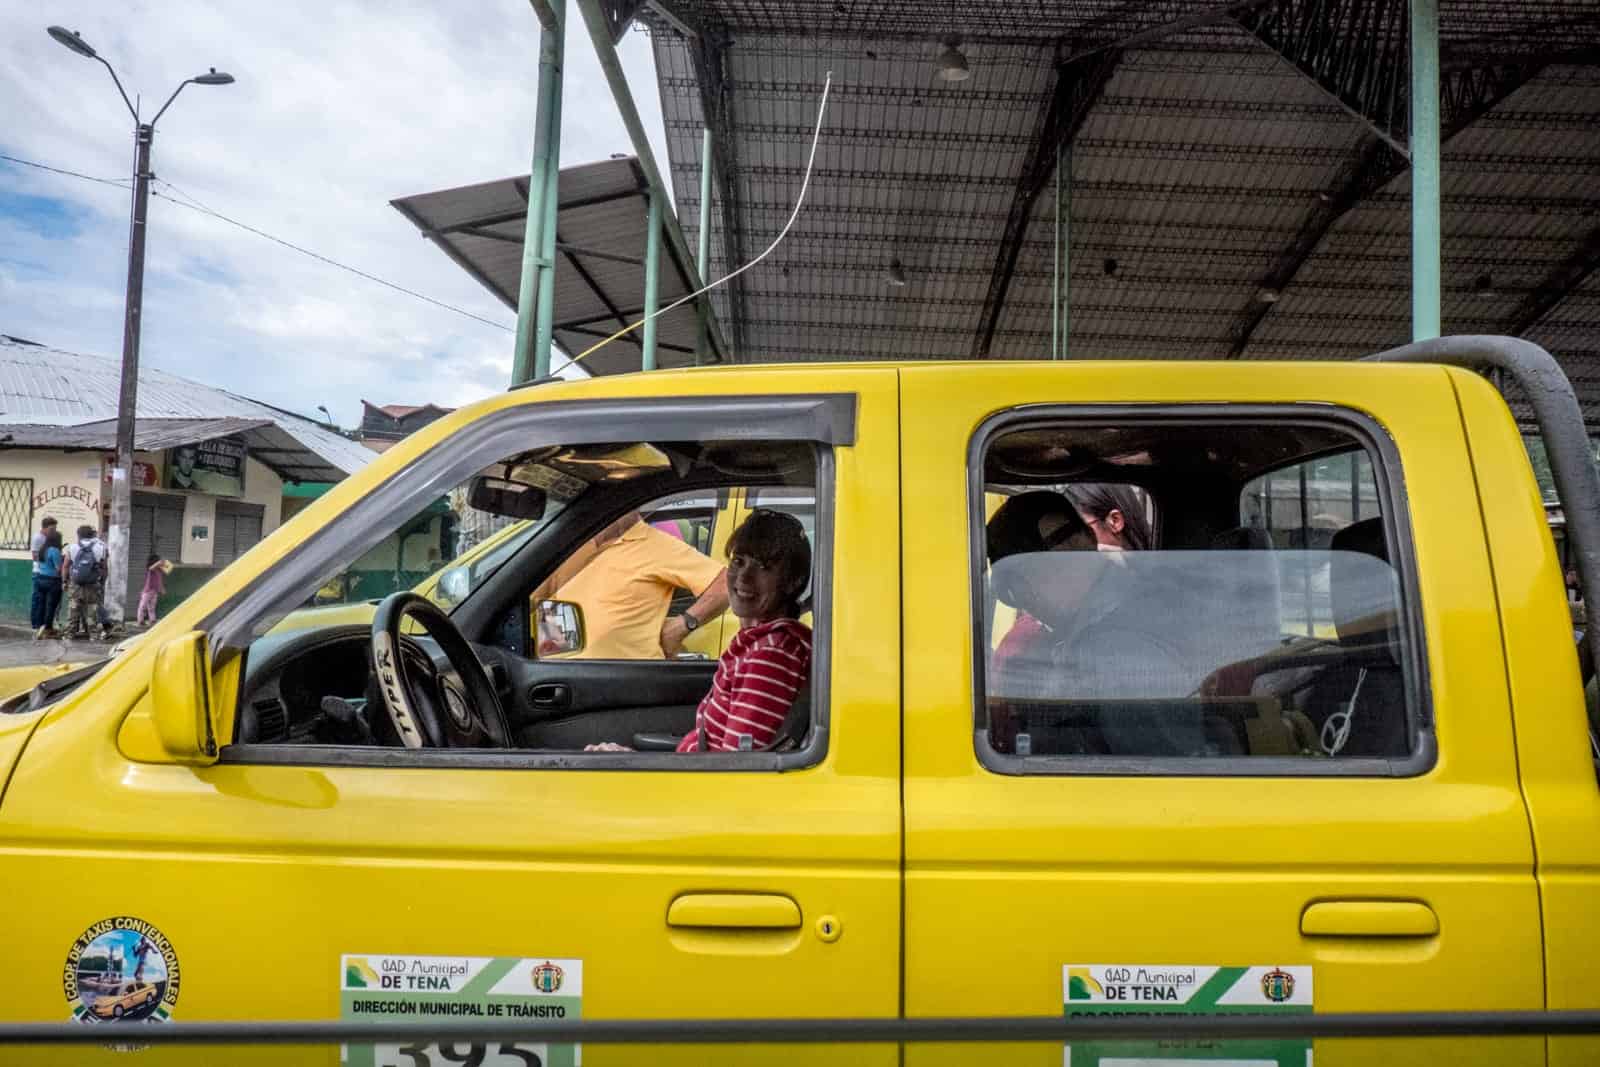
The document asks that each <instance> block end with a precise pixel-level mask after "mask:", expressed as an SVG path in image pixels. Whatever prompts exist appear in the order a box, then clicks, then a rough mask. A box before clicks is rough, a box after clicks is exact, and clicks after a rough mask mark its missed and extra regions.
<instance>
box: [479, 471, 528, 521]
mask: <svg viewBox="0 0 1600 1067" xmlns="http://www.w3.org/2000/svg"><path fill="white" fill-rule="evenodd" d="M545 500H546V497H545V491H544V490H543V489H540V488H538V487H537V486H532V485H524V484H523V483H521V482H513V481H510V480H508V479H506V478H495V477H491V476H490V475H487V474H480V475H478V476H477V477H476V478H474V479H472V485H471V487H470V488H469V489H468V490H467V503H468V504H470V505H471V506H472V507H474V508H476V509H477V510H479V511H487V512H489V514H491V515H506V516H509V517H510V518H513V519H542V518H544V505H545Z"/></svg>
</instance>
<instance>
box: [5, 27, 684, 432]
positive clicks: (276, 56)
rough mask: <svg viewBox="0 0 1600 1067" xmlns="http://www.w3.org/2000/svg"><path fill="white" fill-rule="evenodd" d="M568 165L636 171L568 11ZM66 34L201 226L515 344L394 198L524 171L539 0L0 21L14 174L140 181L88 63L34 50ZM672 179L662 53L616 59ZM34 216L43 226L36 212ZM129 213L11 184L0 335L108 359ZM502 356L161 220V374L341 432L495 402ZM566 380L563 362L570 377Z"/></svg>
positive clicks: (461, 333)
mask: <svg viewBox="0 0 1600 1067" xmlns="http://www.w3.org/2000/svg"><path fill="white" fill-rule="evenodd" d="M569 15H570V18H571V22H570V24H569V30H568V35H567V70H566V101H565V107H564V109H563V130H562V141H563V144H562V151H563V156H562V158H563V162H565V163H568V164H571V163H582V162H589V161H592V160H595V159H604V158H606V157H607V156H609V155H610V154H611V153H613V152H629V151H631V146H630V144H629V141H628V137H627V133H626V131H625V129H624V128H623V126H622V123H621V120H620V119H619V118H618V117H617V115H616V112H615V108H614V106H613V105H612V103H611V96H610V92H609V89H608V87H607V85H606V83H605V79H604V77H603V75H602V74H601V73H600V69H599V64H598V62H597V60H596V59H595V56H594V53H593V49H592V47H591V45H590V43H589V38H588V34H587V33H586V32H585V30H584V28H583V25H582V20H581V17H580V16H579V13H578V12H577V10H576V7H575V6H571V5H569ZM49 22H58V23H61V24H62V25H65V26H67V27H69V28H71V29H75V30H77V31H79V32H80V33H82V35H83V37H84V39H85V40H87V41H89V42H90V43H91V44H92V45H94V47H95V48H97V49H98V50H99V51H100V53H101V54H102V55H104V56H105V57H106V58H107V59H108V60H110V61H111V62H112V63H113V64H114V65H115V66H116V68H117V70H118V73H119V74H120V75H121V77H122V80H123V84H124V85H125V86H126V87H127V88H128V91H129V93H130V94H132V93H134V92H137V91H142V92H144V93H145V96H144V99H143V102H142V105H143V110H144V113H145V114H146V115H148V114H151V113H153V111H154V109H155V108H156V107H159V106H160V104H161V102H162V101H163V100H165V98H166V95H167V94H168V93H170V92H171V90H172V88H173V87H174V86H175V85H177V84H178V83H179V82H180V81H182V80H183V79H184V78H185V77H188V76H191V75H193V74H196V73H199V72H202V71H204V70H205V69H206V68H208V67H210V66H213V65H214V66H216V67H217V68H218V69H220V70H226V71H228V72H230V73H232V74H233V75H234V76H235V77H236V78H237V79H238V81H237V83H236V84H234V85H232V86H228V87H221V88H209V87H203V86H190V87H188V88H186V89H185V90H184V92H183V95H182V96H181V97H179V99H178V100H177V102H176V103H174V104H173V106H172V109H171V110H170V111H169V112H167V114H166V116H165V117H164V118H163V119H162V120H161V123H160V125H159V127H158V129H157V132H156V140H155V145H154V154H153V160H154V166H153V169H154V171H155V173H156V174H157V175H158V176H159V177H160V178H162V179H165V180H167V181H170V182H172V183H173V184H174V185H175V186H177V187H178V188H179V189H180V190H182V191H183V192H185V193H187V194H189V195H190V196H192V197H194V198H195V199H197V200H199V201H200V202H202V203H204V204H205V205H207V206H208V207H210V208H212V209H214V210H216V211H218V212H221V213H222V214H225V215H229V216H232V217H234V218H237V219H239V220H241V221H243V222H246V223H249V224H251V225H253V226H256V227H258V228H260V229H263V230H266V231H268V232H270V233H273V234H275V235H277V236H279V237H281V238H283V239H285V240H289V241H293V242H295V243H297V244H300V245H303V246H306V247H309V248H312V249H315V250H316V251H318V252H320V253H322V254H324V255H327V256H330V257H332V258H334V259H337V260H340V261H342V262H345V263H349V264H351V265H352V266H356V267H359V268H361V269H363V270H367V271H369V272H371V273H373V274H377V275H379V276H381V277H384V278H387V279H389V280H390V281H393V282H395V283H396V284H399V285H403V286H406V287H408V288H411V289H414V290H417V291H418V292H422V293H426V294H427V295H429V296H432V297H434V298H436V299H439V300H442V301H445V302H447V303H450V304H454V305H456V306H458V307H461V308H463V309H465V310H468V311H471V312H472V313H473V314H476V315H481V316H483V317H484V318H487V319H491V320H493V321H496V322H501V323H504V324H505V325H506V326H508V327H514V325H515V317H514V315H513V314H512V313H511V312H510V311H509V310H508V309H506V308H505V307H504V306H503V305H502V304H500V303H499V301H497V300H495V299H494V298H492V297H491V296H489V295H488V294H487V292H485V291H484V290H483V289H482V288H481V287H480V286H479V285H478V284H477V283H476V282H474V281H473V280H472V279H470V278H469V277H468V276H467V275H466V274H465V273H464V272H463V271H461V270H460V269H459V268H458V267H456V266H455V265H454V264H453V263H451V262H450V261H449V260H448V259H446V258H445V256H444V255H443V254H442V253H441V252H440V251H439V250H438V249H437V248H435V247H433V246H432V245H430V244H429V243H428V242H426V241H424V240H423V239H422V238H421V237H420V236H419V235H418V234H417V232H416V230H415V229H414V228H413V227H412V226H411V224H410V223H408V222H407V221H406V220H405V219H404V218H403V217H402V216H401V215H400V214H399V213H398V212H396V211H395V210H394V209H393V208H391V207H390V206H389V201H390V200H391V199H393V198H395V197H398V196H405V195H409V194H413V193H421V192H428V191H431V190H435V189H442V188H448V187H451V186H457V185H466V184H471V183H474V182H479V181H486V180H489V179H493V178H499V177H505V176H507V175H512V174H522V173H526V172H527V170H528V166H529V159H530V157H531V154H532V129H533V116H534V108H535V92H536V83H537V60H538V44H539V32H538V22H537V20H536V18H535V17H534V14H533V11H532V9H531V7H530V6H529V5H528V4H527V3H526V0H478V2H476V3H473V4H470V5H468V4H438V3H433V2H427V0H411V2H394V3H381V4H380V3H375V2H366V3H360V4H348V3H347V4H327V3H312V2H309V0H281V2H279V3H275V4H259V3H246V2H243V0H225V2H219V3H214V4H210V5H193V4H183V5H156V4H150V3H133V4H124V5H116V6H107V5H105V4H103V3H97V2H93V0H70V2H60V3H52V4H50V5H47V6H46V7H43V8H31V7H29V6H28V5H7V6H6V8H5V9H4V10H0V114H4V115H6V116H7V119H6V122H5V123H4V125H3V126H0V152H4V153H6V154H9V155H15V156H21V157H23V158H27V159H33V160H38V161H40V162H44V163H48V164H51V165H54V166H60V167H66V168H69V169H72V170H78V171H82V172H85V173H88V174H92V175H95V176H101V177H107V178H121V177H123V176H125V175H126V174H127V173H128V171H129V170H130V162H131V140H132V120H131V118H130V117H129V116H128V114H127V112H126V110H125V109H124V108H123V106H122V102H121V100H120V99H118V97H117V94H116V89H115V87H114V86H113V85H112V83H111V80H110V78H108V77H107V76H106V74H105V71H104V69H103V68H102V67H100V65H99V64H97V63H94V62H92V61H89V60H85V59H82V58H80V57H77V56H74V55H73V54H72V53H70V52H69V51H67V50H66V49H64V48H62V47H61V46H60V45H58V44H56V43H55V42H54V41H52V40H51V39H50V38H49V37H48V36H47V35H46V34H45V32H44V31H45V25H46V24H47V23H49ZM621 51H622V55H623V62H624V65H625V68H626V69H627V70H628V74H629V79H630V82H631V83H632V86H633V90H634V98H635V100H636V102H637V104H638V106H639V108H640V109H641V112H642V113H643V114H644V116H645V121H646V125H647V128H649V129H651V130H652V140H653V142H654V145H655V151H656V154H657V158H658V161H660V162H661V164H662V167H663V170H665V158H666V155H665V147H664V143H663V142H662V139H661V136H660V115H659V111H660V105H659V95H658V93H657V91H656V88H655V75H654V68H653V63H652V62H651V58H650V48H649V41H648V39H647V38H646V37H645V36H644V35H643V34H640V33H630V34H628V35H627V36H626V37H625V39H624V41H623V42H622V45H621ZM19 197H37V198H43V200H44V203H45V205H46V206H48V207H49V211H48V215H47V217H43V218H41V217H40V216H39V214H38V211H39V208H40V206H41V202H40V201H26V202H24V201H21V200H19V199H18V198H19ZM128 201H129V197H128V193H127V192H126V191H125V190H123V189H119V188H115V187H111V186H105V185H95V184H90V183H87V182H83V181H79V180H76V179H72V178H67V177H61V176H57V175H51V174H45V173H42V172H39V171H34V170H30V169H26V168H21V167H17V166H15V165H12V164H6V163H3V162H0V332H4V333H10V334H14V335H17V336H21V337H26V338H29V339H31V340H36V341H40V342H43V343H46V344H50V345H53V346H56V347H59V348H64V349H68V350H77V351H85V352H94V353H99V354H103V355H112V356H114V355H116V354H118V353H119V352H120V351H121V342H122V297H123V287H124V281H125V272H126V265H127V258H126V257H127V232H128ZM513 336H514V335H513V334H512V333H511V332H509V330H498V329H494V328H492V327H489V326H485V325H483V324H480V323H477V322H473V321H472V320H470V319H467V318H463V317H461V316H458V315H455V314H453V313H451V312H449V311H446V310H443V309H440V308H436V307H433V306H430V305H428V304H426V303H423V302H421V301H418V300H416V299H414V298H411V297H408V296H404V295H402V294H399V293H396V292H393V291H392V290H388V289H385V288H383V287H381V286H378V285H375V284H374V283H372V282H369V281H366V280H364V279H361V278H358V277H355V276H354V275H351V274H348V273H345V272H343V271H339V270H336V269H334V268H332V267H328V266H326V265H324V264H321V263H318V262H315V261H314V260H311V259H308V258H306V257H305V256H302V255H300V254H298V253H295V252H292V251H290V250H288V249H285V248H282V247H280V246H278V245H275V244H272V243H271V242H268V241H266V240H263V239H261V238H259V237H256V236H253V235H251V234H248V233H245V232H243V231H241V230H238V229H236V228H234V227H231V226H228V225H226V224H224V223H221V222H218V221H216V220H214V219H210V218H207V217H206V216H204V215H202V214H199V213H197V212H194V211H191V210H189V209H187V208H184V207H181V206H178V205H177V204H174V203H173V202H172V201H170V200H166V199H161V198H156V199H153V200H152V201H151V205H150V231H149V251H148V264H147V269H146V281H145V323H144V332H143V345H142V355H141V358H142V360H143V362H144V363H145V364H146V365H148V366H153V367H157V368H160V369H162V370H166V371H170V372H172V373H176V374H181V375H184V376H186V377H190V378H194V379H196V380H199V381H203V382H206V383H208V384H212V385H217V386H220V387H223V388H227V389H231V390H233V391H235V392H239V393H243V394H245V395H248V396H252V397H255V398H257V399H260V400H263V401H266V402H268V403H272V404H277V405H280V406H283V407H287V408H291V409H295V410H300V411H306V412H311V411H313V410H314V409H315V407H316V406H317V405H318V404H326V405H328V406H329V407H330V408H332V410H333V412H334V414H335V416H336V417H337V418H338V419H339V420H340V421H341V422H342V423H344V424H346V425H351V424H353V423H354V422H356V421H357V420H358V418H359V414H360V411H359V400H360V398H362V397H365V398H367V399H369V400H373V401H375V402H379V403H421V402H424V401H434V402H436V403H445V404H458V403H462V402H466V401H469V400H472V399H475V398H477V397H481V396H485V395H488V394H490V393H493V392H497V391H499V390H501V389H503V388H504V387H505V385H506V382H507V381H508V380H509V376H510V367H511V350H512V342H513ZM558 362H559V357H558Z"/></svg>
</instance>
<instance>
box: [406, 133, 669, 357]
mask: <svg viewBox="0 0 1600 1067" xmlns="http://www.w3.org/2000/svg"><path fill="white" fill-rule="evenodd" d="M527 189H528V179H527V177H526V176H525V175H524V176H522V177H517V178H502V179H499V180H497V181H492V182H483V183H480V184H478V185H467V186H462V187H461V188H459V189H445V190H441V191H439V192H434V193H422V194H419V195H417V196H407V197H401V198H400V199H398V200H393V201H391V203H392V204H393V205H394V207H395V208H396V209H397V210H398V211H400V212H401V214H403V215H405V216H406V218H408V219H410V220H411V222H412V223H413V224H414V225H415V226H416V227H417V228H418V229H419V230H421V231H422V233H423V235H424V236H426V237H428V238H429V239H430V240H432V241H433V242H434V243H435V244H437V245H438V246H439V247H440V248H441V249H442V250H443V251H444V253H445V254H446V255H448V256H449V257H450V258H451V259H452V260H454V261H455V262H456V263H457V264H458V265H460V266H461V267H462V269H464V270H466V271H467V273H469V274H471V275H472V276H473V277H475V278H477V279H478V281H479V282H480V283H482V284H483V285H484V286H485V287H486V288H487V289H488V290H489V291H490V292H491V293H494V294H495V295H496V296H497V297H499V298H500V300H501V301H502V302H503V303H504V304H505V305H506V306H507V307H509V308H511V309H512V310H515V309H516V307H517V291H518V287H519V284H520V282H521V278H522V245H523V240H522V238H523V233H524V229H525V227H526V225H527V209H528V198H527ZM648 191H649V185H648V183H646V181H645V180H644V175H643V173H641V172H640V170H639V165H638V163H637V161H636V160H634V159H633V158H631V157H630V158H625V159H613V160H602V161H601V162H598V163H588V164H584V165H582V166H577V167H565V168H563V169H562V171H561V179H560V190H559V193H558V194H557V195H558V198H559V205H558V207H559V210H558V216H557V219H556V242H557V255H556V288H555V320H556V326H555V340H556V343H557V344H559V345H560V346H561V347H562V348H564V349H566V350H567V352H569V353H570V354H572V355H577V354H578V353H580V352H582V351H583V350H585V349H587V348H588V347H589V346H590V345H592V344H594V343H595V342H596V341H598V340H601V339H602V338H605V337H608V336H610V335H611V334H613V333H615V332H616V331H617V330H619V329H621V328H622V327H624V326H627V325H630V324H631V323H634V322H636V321H638V320H639V318H640V317H641V314H642V309H643V304H644V255H645V241H646V233H647V225H646V213H647V211H648V208H649V196H648ZM661 251H662V260H661V265H662V270H661V274H660V281H659V301H660V303H659V305H658V306H661V307H665V306H666V305H668V304H670V303H672V302H673V301H674V300H676V299H677V298H679V297H681V296H683V295H684V294H685V293H688V292H689V291H690V289H689V285H688V274H687V271H686V270H685V265H684V264H680V263H678V262H677V259H676V257H675V256H674V254H673V252H672V246H671V242H669V241H667V240H665V239H664V238H663V240H662V242H661ZM698 329H699V323H698V319H697V318H696V314H695V308H694V303H693V302H690V303H688V304H685V305H684V306H683V307H682V308H679V309H677V310H676V311H672V312H669V313H668V314H665V315H662V316H660V317H659V318H658V319H657V320H656V365H657V366H659V367H681V366H689V365H692V364H693V363H694V353H695V339H696V336H697V333H698ZM640 334H641V331H639V330H635V331H634V332H633V333H631V334H629V335H628V336H627V337H625V338H622V339H621V340H619V341H616V342H613V343H612V344H610V345H607V346H606V347H604V348H602V349H599V350H597V351H596V352H595V353H594V354H593V355H592V356H589V357H588V358H586V359H585V360H584V361H583V365H584V366H585V367H586V368H587V369H588V370H589V371H590V372H591V373H594V374H615V373H620V372H622V371H630V370H638V369H639V359H640V353H641V351H642V348H643V345H642V343H641V339H640Z"/></svg>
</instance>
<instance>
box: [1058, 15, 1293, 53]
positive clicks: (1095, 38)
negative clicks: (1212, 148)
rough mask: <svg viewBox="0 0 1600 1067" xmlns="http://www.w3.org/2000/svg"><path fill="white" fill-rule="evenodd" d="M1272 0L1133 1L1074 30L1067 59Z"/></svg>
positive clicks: (1188, 27)
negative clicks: (1206, 0)
mask: <svg viewBox="0 0 1600 1067" xmlns="http://www.w3.org/2000/svg"><path fill="white" fill-rule="evenodd" d="M1270 2H1272V0H1223V2H1217V0H1212V2H1211V3H1208V4H1202V5H1200V6H1199V7H1198V8H1197V7H1196V5H1195V3H1194V0H1129V2H1128V3H1125V4H1123V5H1122V6H1120V7H1117V8H1114V9H1113V10H1111V11H1108V12H1106V13H1105V14H1104V15H1101V16H1100V17H1099V18H1096V19H1094V20H1092V21H1091V22H1089V23H1088V24H1086V25H1085V26H1084V27H1083V29H1082V30H1080V31H1078V32H1076V33H1074V34H1073V47H1072V48H1071V49H1070V50H1069V51H1068V52H1067V54H1066V55H1065V56H1064V57H1063V61H1064V62H1068V63H1070V62H1072V61H1073V60H1077V59H1082V58H1084V57H1085V56H1090V55H1093V54H1095V53H1096V52H1103V51H1105V50H1106V49H1108V48H1129V47H1132V46H1134V45H1138V44H1143V43H1144V42H1146V41H1153V40H1157V39H1159V38H1162V37H1168V36H1171V35H1172V34H1175V33H1182V32H1183V31H1185V30H1192V29H1195V28H1196V27H1199V26H1207V25H1210V24H1212V23H1217V22H1223V21H1226V20H1227V19H1230V18H1238V17H1240V16H1241V15H1245V14H1248V13H1249V12H1251V11H1254V10H1255V9H1257V8H1261V7H1265V6H1266V5H1267V4H1268V3H1270Z"/></svg>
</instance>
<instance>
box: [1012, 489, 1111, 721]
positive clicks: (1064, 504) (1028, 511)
mask: <svg viewBox="0 0 1600 1067" xmlns="http://www.w3.org/2000/svg"><path fill="white" fill-rule="evenodd" d="M985 534H986V541H987V549H988V555H989V563H990V565H991V566H993V565H994V564H996V563H999V562H1000V561H1001V560H1002V559H1004V558H1006V557H1007V556H1014V555H1018V554H1020V553H1025V552H1060V551H1090V550H1093V549H1094V547H1095V536H1094V533H1093V531H1091V530H1090V528H1089V526H1088V525H1087V524H1086V523H1085V522H1084V521H1083V519H1082V517H1081V516H1079V514H1078V512H1077V509H1076V508H1074V507H1073V506H1072V502H1071V501H1069V500H1068V499H1067V498H1066V497H1065V496H1063V495H1061V494H1060V493H1056V492H1051V491H1049V490H1043V489H1041V490H1035V491H1033V492H1029V493H1018V494H1017V495H1016V496H1013V497H1011V498H1010V499H1008V500H1007V501H1006V502H1005V503H1004V504H1002V505H1000V509H999V510H998V511H996V512H995V513H994V516H993V517H992V518H991V519H990V520H989V524H988V526H987V528H986V530H985ZM1007 573H1008V572H1007V571H1000V572H997V574H996V578H995V596H996V597H998V598H999V599H1000V600H1001V601H1002V602H1003V603H1006V604H1009V605H1010V606H1011V607H1013V608H1015V609H1016V611H1017V619H1016V622H1014V623H1013V624H1012V626H1011V628H1010V629H1009V630H1007V631H1006V635H1005V636H1004V637H1002V638H1001V639H1000V643H999V644H998V645H996V646H995V649H994V653H993V655H992V656H991V657H990V676H991V677H990V680H989V684H988V691H989V692H990V693H992V694H997V695H1002V696H1003V695H1012V696H1019V695H1022V694H1030V693H1036V692H1038V691H1040V689H1041V688H1044V687H1045V686H1044V683H1043V679H1044V678H1045V677H1047V676H1048V675H1050V674H1051V673H1052V670H1053V668H1052V665H1051V647H1052V645H1053V644H1054V640H1055V638H1054V636H1053V633H1052V631H1051V628H1050V627H1049V626H1048V625H1046V624H1045V623H1044V622H1043V621H1042V617H1043V616H1045V615H1047V614H1049V613H1051V612H1052V611H1054V610H1055V609H1057V608H1059V607H1060V605H1059V604H1056V603H1052V602H1051V600H1050V598H1048V597H1047V596H1043V595H1041V591H1040V590H1039V589H1037V588H1034V587H1032V586H1030V585H1027V584H1026V583H1012V582H1010V581H1008V580H1007V578H1006V577H1005V575H1006V574H1007ZM989 711H990V714H989V744H990V745H991V746H993V747H994V749H995V751H997V752H1011V751H1012V749H1013V746H1014V743H1015V739H1016V733H1017V723H1018V719H1019V716H1017V715H1016V714H1015V713H1014V709H1013V708H1012V707H1011V706H1010V705H1008V704H1006V703H1005V702H1004V701H1003V700H1002V701H994V700H991V702H990V709H989Z"/></svg>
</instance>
